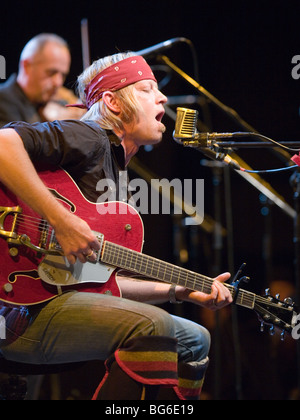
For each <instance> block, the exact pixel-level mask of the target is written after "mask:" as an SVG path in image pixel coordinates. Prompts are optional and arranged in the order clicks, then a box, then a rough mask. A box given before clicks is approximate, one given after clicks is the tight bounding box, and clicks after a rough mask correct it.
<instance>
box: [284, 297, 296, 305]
mask: <svg viewBox="0 0 300 420" xmlns="http://www.w3.org/2000/svg"><path fill="white" fill-rule="evenodd" d="M284 303H286V304H287V305H293V304H294V302H293V299H292V298H291V297H287V298H285V299H284Z"/></svg>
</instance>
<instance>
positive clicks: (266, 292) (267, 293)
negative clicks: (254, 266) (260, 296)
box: [265, 288, 270, 296]
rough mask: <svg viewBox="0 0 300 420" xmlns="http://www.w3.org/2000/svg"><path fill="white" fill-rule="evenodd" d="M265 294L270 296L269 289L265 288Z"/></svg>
mask: <svg viewBox="0 0 300 420" xmlns="http://www.w3.org/2000/svg"><path fill="white" fill-rule="evenodd" d="M265 296H270V289H269V288H267V289H265Z"/></svg>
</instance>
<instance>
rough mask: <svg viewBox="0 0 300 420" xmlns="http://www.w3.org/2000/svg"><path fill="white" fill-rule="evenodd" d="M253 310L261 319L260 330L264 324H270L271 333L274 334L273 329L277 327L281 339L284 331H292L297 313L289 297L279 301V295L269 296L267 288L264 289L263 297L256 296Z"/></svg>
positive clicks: (262, 329)
mask: <svg viewBox="0 0 300 420" xmlns="http://www.w3.org/2000/svg"><path fill="white" fill-rule="evenodd" d="M254 310H255V312H256V313H257V315H258V317H259V319H260V321H261V331H264V326H265V325H269V326H270V334H271V335H274V334H275V329H279V330H281V339H282V340H283V339H284V336H285V333H286V332H287V333H289V334H291V333H292V331H293V328H294V327H295V326H296V322H297V316H298V313H299V312H298V310H297V308H296V305H295V303H294V302H293V300H292V299H291V298H286V299H284V301H281V300H280V297H279V295H276V297H273V296H271V295H270V291H269V289H266V294H265V296H264V297H260V296H257V297H256V299H255V305H254Z"/></svg>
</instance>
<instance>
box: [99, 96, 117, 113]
mask: <svg viewBox="0 0 300 420" xmlns="http://www.w3.org/2000/svg"><path fill="white" fill-rule="evenodd" d="M102 100H103V102H104V103H105V105H106V106H107V107H108V108H109V109H110V110H111V111H112V112H115V113H116V114H118V113H119V112H121V107H120V103H119V101H118V99H117V98H116V96H115V95H114V93H113V92H110V91H107V92H104V93H103V95H102Z"/></svg>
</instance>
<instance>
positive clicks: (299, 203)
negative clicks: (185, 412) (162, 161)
mask: <svg viewBox="0 0 300 420" xmlns="http://www.w3.org/2000/svg"><path fill="white" fill-rule="evenodd" d="M158 60H160V61H162V62H163V63H165V64H166V65H167V66H169V67H170V68H171V69H172V70H173V71H174V72H175V73H177V74H178V75H179V76H180V77H181V78H183V79H184V80H185V81H187V82H188V83H189V84H190V85H191V86H193V87H194V88H195V89H196V90H197V91H198V92H199V93H201V94H202V95H203V96H204V97H206V98H207V99H208V100H209V101H210V102H211V103H213V104H214V105H216V106H217V107H218V108H219V109H220V110H222V111H223V112H224V113H225V114H226V115H227V116H229V117H230V118H231V119H233V120H234V121H235V122H236V123H237V124H238V125H239V126H240V127H242V129H243V130H245V131H247V132H252V133H253V134H255V133H256V134H259V133H258V131H257V130H255V128H253V127H252V126H251V125H249V124H248V123H247V122H246V121H244V120H243V119H242V118H241V117H240V116H239V115H238V113H237V112H236V111H235V110H233V109H232V108H230V107H228V106H226V105H224V104H223V103H222V102H221V101H219V100H218V99H217V98H216V97H214V96H213V95H212V94H211V93H210V92H208V91H207V90H206V89H205V88H204V87H203V86H201V85H200V84H199V83H198V82H197V81H195V80H194V79H192V78H191V77H190V76H189V75H188V74H186V73H185V72H183V71H182V70H181V69H180V68H179V67H177V66H176V65H175V64H174V63H172V62H171V60H170V59H169V58H168V57H166V56H164V55H160V56H158ZM261 140H262V142H259V143H256V144H254V143H253V142H249V143H248V142H247V143H241V144H239V143H238V142H227V144H226V142H222V143H221V144H220V143H218V146H219V147H222V148H226V147H227V148H230V149H236V148H238V147H241V148H242V147H258V148H262V147H268V148H269V147H270V148H272V150H273V151H275V152H276V154H277V155H279V157H280V158H281V159H282V160H283V161H284V162H285V163H287V162H288V163H289V165H292V162H291V160H290V159H291V156H290V154H289V153H288V152H287V151H286V150H283V149H281V148H278V146H277V147H276V146H275V145H274V144H273V143H269V142H267V141H266V140H264V139H263V138H262V139H261ZM286 145H288V147H294V146H296V147H299V143H295V142H292V143H286ZM196 148H198V147H196ZM201 148H202V147H199V149H200V150H201ZM232 157H233V158H234V159H235V160H237V161H238V163H239V164H240V166H241V167H243V168H245V169H249V170H251V168H250V167H249V166H248V164H246V162H243V161H242V160H241V158H240V157H239V156H237V155H235V154H234V156H233V155H232ZM236 172H237V173H239V174H240V175H241V176H243V177H244V178H245V179H246V180H247V181H248V182H249V183H250V184H252V185H253V186H254V187H255V188H256V189H258V190H259V191H261V192H262V193H263V194H264V195H266V197H267V198H269V199H270V200H271V201H272V202H274V203H275V204H276V205H278V206H279V207H280V208H281V209H282V210H283V211H284V212H285V213H286V214H287V215H289V216H290V217H291V218H292V219H293V221H294V238H293V240H294V244H295V245H294V246H295V249H294V252H295V262H294V270H295V282H296V297H297V303H298V304H300V168H298V169H297V170H296V172H295V174H294V176H293V177H292V178H291V183H292V185H293V188H294V209H293V208H292V207H290V206H289V205H288V204H287V203H286V202H285V200H284V199H283V198H282V197H280V196H279V194H278V193H277V192H276V191H275V190H273V189H272V187H271V186H270V185H269V184H267V183H266V182H265V181H264V180H262V179H261V178H260V177H259V176H258V175H257V174H249V173H246V172H241V171H236ZM233 323H234V321H233ZM236 327H237V325H236V323H235V325H233V329H235V328H236ZM216 351H217V354H218V349H217V350H216ZM236 353H237V355H236V357H239V355H238V352H236ZM218 363H219V362H218V360H217V364H218ZM236 365H237V366H238V365H239V366H241V361H240V360H237V364H236ZM218 376H219V374H218V375H216V377H217V378H218ZM297 381H298V388H299V389H300V340H298V343H297ZM237 386H238V387H240V384H237ZM239 389H240V391H241V388H239ZM218 391H219V389H218V387H217V394H218ZM241 395H242V394H241Z"/></svg>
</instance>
